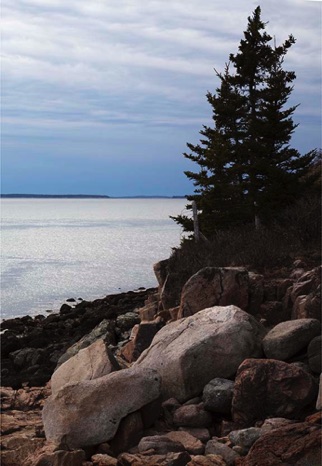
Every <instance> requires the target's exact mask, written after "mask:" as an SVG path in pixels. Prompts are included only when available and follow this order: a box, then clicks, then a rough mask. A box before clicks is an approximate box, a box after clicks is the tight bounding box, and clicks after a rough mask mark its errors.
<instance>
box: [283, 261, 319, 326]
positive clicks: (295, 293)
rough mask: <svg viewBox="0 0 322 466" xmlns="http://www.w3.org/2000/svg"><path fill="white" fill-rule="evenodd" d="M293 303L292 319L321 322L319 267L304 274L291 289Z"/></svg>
mask: <svg viewBox="0 0 322 466" xmlns="http://www.w3.org/2000/svg"><path fill="white" fill-rule="evenodd" d="M290 295H291V299H292V302H293V303H294V305H293V310H292V319H298V318H315V319H318V320H320V321H321V267H316V268H315V269H313V270H310V271H309V272H306V273H304V274H303V275H302V276H301V277H300V278H299V279H298V280H297V281H296V283H294V285H293V287H292V289H291V294H290Z"/></svg>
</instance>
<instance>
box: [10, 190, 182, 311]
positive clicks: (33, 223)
mask: <svg viewBox="0 0 322 466" xmlns="http://www.w3.org/2000/svg"><path fill="white" fill-rule="evenodd" d="M184 206H185V200H184V199H146V200H142V199H130V200H127V199H126V200H125V199H86V200H83V199H82V200H80V199H2V200H1V314H2V318H8V317H12V316H21V315H25V314H30V315H33V314H37V313H44V312H45V311H46V310H57V309H59V307H60V306H61V304H62V303H63V302H64V300H65V299H67V298H76V299H77V298H79V297H81V298H83V299H88V300H90V299H95V298H99V297H103V296H105V295H106V294H109V293H114V292H120V291H128V290H132V289H136V288H138V287H140V286H143V287H152V286H156V285H157V283H156V279H155V277H154V274H153V268H152V266H153V264H154V263H155V262H157V261H159V260H161V259H165V258H167V257H169V255H170V254H171V248H172V247H176V246H178V245H179V243H180V239H181V230H180V227H179V226H178V225H177V224H176V223H175V222H173V221H172V220H171V219H169V215H177V214H179V213H181V212H182V211H183V209H184Z"/></svg>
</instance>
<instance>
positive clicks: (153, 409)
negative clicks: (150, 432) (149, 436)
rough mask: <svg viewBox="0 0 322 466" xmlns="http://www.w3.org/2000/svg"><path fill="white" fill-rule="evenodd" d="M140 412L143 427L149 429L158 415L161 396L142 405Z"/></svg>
mask: <svg viewBox="0 0 322 466" xmlns="http://www.w3.org/2000/svg"><path fill="white" fill-rule="evenodd" d="M140 413H141V417H142V422H143V427H144V429H149V428H150V427H151V426H153V424H154V423H155V422H156V421H157V419H158V418H159V417H160V414H161V397H160V398H158V399H156V400H154V401H151V402H150V403H148V404H146V405H144V406H142V408H141V409H140Z"/></svg>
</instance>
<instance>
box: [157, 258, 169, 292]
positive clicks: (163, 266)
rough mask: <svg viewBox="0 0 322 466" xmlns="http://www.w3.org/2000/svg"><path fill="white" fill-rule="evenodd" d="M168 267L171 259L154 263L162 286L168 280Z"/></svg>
mask: <svg viewBox="0 0 322 466" xmlns="http://www.w3.org/2000/svg"><path fill="white" fill-rule="evenodd" d="M168 268H169V259H165V260H162V261H159V262H157V263H156V264H154V265H153V271H154V275H155V276H156V279H157V280H158V283H159V286H160V288H162V287H163V285H164V282H165V281H166V278H167V275H168Z"/></svg>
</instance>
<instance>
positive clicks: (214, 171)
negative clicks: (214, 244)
mask: <svg viewBox="0 0 322 466" xmlns="http://www.w3.org/2000/svg"><path fill="white" fill-rule="evenodd" d="M265 26H266V25H265V24H264V23H263V22H262V20H261V9H260V7H257V8H256V9H255V11H254V13H253V15H252V17H249V18H248V26H247V30H246V31H245V32H244V38H243V39H242V40H241V42H240V45H239V49H238V53H237V54H236V55H233V54H231V55H230V57H229V59H230V62H229V64H228V65H226V68H225V71H224V73H223V74H220V73H217V77H218V78H219V80H220V86H219V87H218V88H217V89H216V93H215V94H211V93H210V92H208V94H207V99H208V102H209V103H210V105H211V106H212V111H213V117H212V119H213V122H214V126H213V127H206V126H204V127H203V129H202V130H201V131H200V134H201V135H202V137H203V138H202V139H201V140H200V144H198V145H192V144H187V146H188V148H189V149H190V151H191V152H190V153H185V154H184V156H185V157H186V158H188V159H190V160H191V161H193V162H196V163H197V164H198V165H199V167H200V170H199V172H197V173H194V172H192V171H187V172H185V174H186V175H187V177H188V178H189V179H191V180H193V182H194V185H195V187H196V188H195V194H194V195H192V196H187V199H188V200H190V201H191V200H195V201H196V203H197V206H198V209H199V211H200V214H199V222H200V229H201V231H202V232H203V233H204V234H205V235H206V236H211V235H212V234H213V233H214V232H215V231H216V230H217V229H225V228H228V227H231V226H238V225H241V224H246V223H249V222H252V221H254V219H256V220H257V223H258V221H259V220H260V221H261V222H263V223H265V222H269V220H270V218H271V217H272V215H273V213H274V212H276V210H280V209H281V208H283V207H285V206H286V205H287V204H289V203H291V202H292V201H293V200H294V199H295V197H296V196H297V193H298V191H299V183H300V179H301V177H302V178H303V175H304V174H305V172H306V170H307V169H308V166H309V164H310V162H311V161H312V153H310V154H307V155H306V156H301V155H300V154H299V152H298V151H297V150H295V149H293V148H291V147H290V145H289V142H290V140H291V137H292V134H293V132H294V130H295V128H296V126H297V125H295V124H294V122H293V119H292V115H293V113H294V111H295V109H296V107H297V106H292V107H290V108H285V105H286V103H287V101H288V98H289V97H290V94H291V92H292V89H293V86H292V82H293V81H294V79H295V73H294V72H293V71H285V70H283V61H284V57H285V55H286V53H287V51H288V50H289V48H290V47H291V46H292V45H293V44H294V43H295V39H294V38H293V36H289V37H288V39H287V40H286V41H285V42H284V43H283V44H282V45H280V46H278V47H276V46H275V44H273V45H271V42H272V40H273V38H272V37H271V36H270V35H268V34H267V33H266V31H265ZM274 42H275V41H274ZM231 68H233V73H232V72H231ZM188 207H189V206H188ZM174 220H175V221H176V222H177V223H179V224H181V225H182V226H183V227H184V229H185V230H186V231H192V229H193V228H192V221H191V220H190V219H189V218H188V217H186V216H178V217H175V218H174Z"/></svg>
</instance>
